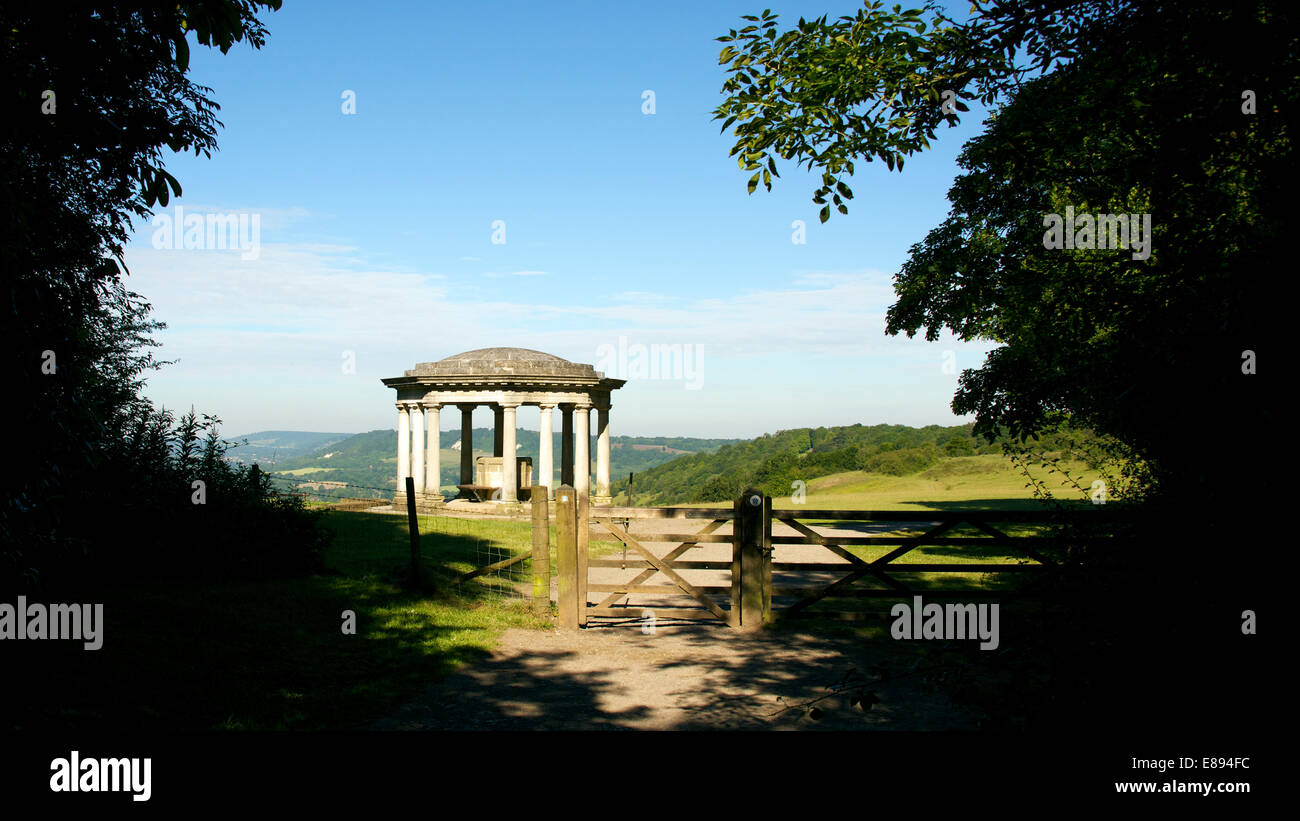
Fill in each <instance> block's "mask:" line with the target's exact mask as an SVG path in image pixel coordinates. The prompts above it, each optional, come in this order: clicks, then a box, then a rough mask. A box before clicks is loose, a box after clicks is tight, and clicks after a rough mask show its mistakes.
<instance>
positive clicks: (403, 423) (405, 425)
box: [397, 402, 411, 497]
mask: <svg viewBox="0 0 1300 821" xmlns="http://www.w3.org/2000/svg"><path fill="white" fill-rule="evenodd" d="M410 475H411V417H410V416H409V415H408V414H407V412H406V405H405V404H403V403H401V402H399V403H397V494H398V495H399V496H402V497H405V496H406V477H407V476H410Z"/></svg>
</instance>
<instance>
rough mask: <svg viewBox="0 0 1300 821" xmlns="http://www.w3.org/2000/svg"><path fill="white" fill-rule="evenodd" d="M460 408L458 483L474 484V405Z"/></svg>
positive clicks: (459, 406) (460, 406)
mask: <svg viewBox="0 0 1300 821" xmlns="http://www.w3.org/2000/svg"><path fill="white" fill-rule="evenodd" d="M456 407H458V408H460V483H461V484H462V485H472V484H474V406H473V405H457V406H456Z"/></svg>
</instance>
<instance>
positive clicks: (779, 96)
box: [715, 0, 1300, 493]
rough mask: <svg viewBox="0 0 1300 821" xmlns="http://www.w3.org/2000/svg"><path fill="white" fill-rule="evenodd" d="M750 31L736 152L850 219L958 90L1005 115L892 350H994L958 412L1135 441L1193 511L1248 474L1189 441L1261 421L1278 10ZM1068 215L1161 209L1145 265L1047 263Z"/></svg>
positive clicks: (903, 16) (1091, 6)
mask: <svg viewBox="0 0 1300 821" xmlns="http://www.w3.org/2000/svg"><path fill="white" fill-rule="evenodd" d="M927 12H928V17H929V19H928V22H927V20H926V19H925V18H926V16H927V15H926V13H927ZM746 19H749V20H750V21H751V25H750V26H747V27H745V28H742V29H741V30H740V31H735V32H731V33H729V34H728V35H727V36H726V37H723V38H719V39H721V40H723V41H725V42H728V43H730V44H734V45H728V46H727V47H726V48H724V49H723V51H722V54H721V55H720V61H721V62H722V63H723V64H725V65H727V66H728V70H729V72H730V73H731V77H730V78H729V79H728V81H727V83H726V85H724V92H726V93H728V94H729V96H728V98H727V99H726V100H725V101H724V103H723V104H722V105H721V106H720V107H719V109H718V111H717V112H715V114H716V115H717V116H718V117H719V118H725V120H724V129H725V127H726V126H727V125H730V124H732V123H733V122H734V123H735V124H736V125H735V134H736V137H737V142H736V145H735V148H734V149H733V153H737V154H739V155H740V159H741V162H742V166H743V167H757V166H758V165H761V164H767V165H770V166H771V168H770V169H769V170H770V171H772V172H775V170H776V169H775V165H774V163H773V160H774V158H775V157H781V158H785V159H796V160H798V161H800V162H802V163H804V164H806V165H808V167H809V168H810V169H814V170H818V171H820V172H821V173H822V175H823V177H822V185H821V187H820V188H819V189H818V190H817V192H816V193H815V195H814V198H815V200H816V201H817V202H818V203H822V202H823V200H824V198H825V197H826V195H828V194H830V195H831V196H832V198H833V200H832V203H831V204H834V205H836V206H837V207H838V208H839V210H840V211H842V212H845V211H846V210H847V208H846V207H845V203H844V202H843V201H842V199H841V198H836V197H835V194H836V193H839V194H843V195H844V197H843V198H847V195H848V193H849V192H846V191H840V186H841V185H842V184H843V181H842V180H841V179H840V177H841V176H842V175H843V174H844V173H849V174H851V173H852V171H853V165H852V161H853V159H854V158H866V159H867V160H870V159H872V158H874V159H879V160H882V161H885V162H886V163H887V164H888V165H889V166H890V167H891V168H901V162H902V159H903V157H905V156H907V155H909V154H911V153H913V152H915V151H917V150H922V149H924V148H925V147H926V146H928V144H929V140H930V139H931V138H932V137H933V135H934V133H935V129H936V128H937V127H938V126H939V125H940V124H941V123H942V122H943V120H944V119H945V118H948V119H955V118H956V116H957V114H956V112H958V111H961V110H962V108H961V106H960V105H957V104H956V102H954V105H953V107H951V108H949V109H947V112H946V114H945V111H944V110H943V107H942V106H941V105H940V103H939V99H940V98H942V97H943V92H944V91H952V92H953V94H954V97H953V99H954V100H955V101H958V102H959V101H970V100H975V99H978V100H980V101H981V102H984V103H994V102H996V103H998V107H997V108H996V109H995V111H994V113H993V114H992V116H990V118H989V120H988V122H987V129H986V131H985V132H984V133H983V134H981V135H980V136H978V137H976V138H975V139H973V140H971V141H970V142H969V143H968V144H967V146H966V147H965V149H964V150H963V152H962V154H961V157H960V160H959V162H960V164H961V167H962V168H963V169H964V170H965V172H966V173H964V174H963V175H962V176H961V177H959V178H958V179H957V181H956V182H955V184H954V185H953V188H952V190H951V192H950V194H949V199H950V200H951V201H952V204H953V207H952V212H951V213H950V215H949V217H948V219H946V220H945V221H944V222H943V223H942V224H941V225H939V226H938V227H936V228H935V229H933V230H932V231H931V232H930V233H929V234H928V235H927V236H926V237H925V239H924V240H923V241H922V242H920V243H918V244H917V245H915V246H913V248H912V251H911V254H910V257H909V259H908V260H907V262H906V263H905V265H904V266H903V268H902V270H901V271H900V272H899V274H898V275H897V276H896V278H895V292H896V294H897V297H898V298H897V302H896V303H895V304H894V306H892V307H891V309H890V310H889V313H888V318H887V332H888V333H890V334H897V333H902V332H905V333H907V334H908V335H909V336H910V335H913V334H915V333H917V332H920V331H923V332H924V333H925V336H926V338H927V339H930V340H934V339H937V338H938V336H939V333H940V332H941V331H942V330H945V329H947V330H950V331H952V332H953V333H954V334H955V335H956V336H957V337H958V338H960V339H964V340H973V339H984V340H992V341H996V342H999V343H1002V347H1000V348H997V349H995V350H994V351H993V352H991V353H990V355H989V356H988V358H987V360H986V362H985V363H984V366H983V367H981V368H978V369H973V370H967V371H966V372H964V373H963V374H962V377H961V382H960V387H959V390H958V393H957V395H956V397H955V398H954V402H953V409H954V411H955V412H957V413H961V414H968V413H974V414H975V415H976V420H977V422H976V430H977V431H978V432H980V433H982V434H984V435H986V436H989V437H995V436H997V435H998V432H999V431H1009V432H1010V433H1012V434H1013V435H1015V436H1017V437H1019V438H1021V439H1026V438H1029V437H1032V436H1034V435H1036V434H1038V433H1040V432H1041V431H1044V430H1049V429H1051V428H1052V426H1053V425H1054V424H1055V423H1056V422H1057V421H1058V420H1060V419H1063V418H1069V419H1073V420H1074V424H1076V425H1079V426H1083V427H1090V428H1095V429H1097V430H1098V431H1101V432H1103V433H1106V434H1110V435H1113V436H1114V437H1115V438H1116V439H1117V440H1118V441H1119V442H1120V443H1121V444H1122V445H1123V446H1126V447H1127V448H1128V450H1129V453H1130V456H1131V458H1132V459H1133V460H1134V464H1136V463H1137V462H1138V461H1142V462H1144V463H1145V465H1146V466H1147V467H1149V468H1150V471H1151V472H1150V474H1149V476H1150V478H1151V481H1152V483H1153V487H1154V486H1164V487H1165V488H1166V489H1173V488H1175V487H1182V491H1185V492H1188V493H1192V492H1195V491H1194V490H1192V489H1191V488H1192V486H1194V485H1196V484H1198V483H1200V484H1202V485H1203V484H1205V483H1208V482H1211V481H1214V479H1213V477H1214V476H1216V475H1217V476H1219V477H1220V478H1221V477H1222V474H1223V473H1224V472H1225V471H1228V472H1239V471H1238V470H1237V469H1234V468H1233V467H1231V464H1230V462H1228V461H1224V460H1219V461H1217V462H1215V461H1214V460H1211V462H1209V463H1206V462H1205V461H1204V460H1203V455H1204V454H1203V453H1202V451H1201V449H1198V448H1194V447H1188V443H1189V442H1191V441H1194V440H1195V438H1196V436H1197V435H1198V428H1199V429H1202V430H1203V429H1205V428H1223V427H1227V426H1245V425H1249V426H1252V427H1253V426H1254V425H1256V424H1263V425H1265V426H1267V425H1268V424H1269V423H1268V417H1267V414H1268V412H1269V411H1268V403H1267V402H1264V401H1262V399H1261V397H1260V395H1258V393H1257V386H1256V385H1254V384H1252V383H1250V382H1249V381H1243V380H1242V376H1243V374H1242V357H1243V355H1244V352H1245V351H1247V350H1253V351H1256V354H1258V350H1257V349H1260V348H1265V347H1267V346H1266V345H1265V344H1264V337H1263V334H1265V333H1267V332H1268V330H1269V329H1270V328H1271V327H1273V326H1274V325H1275V323H1276V315H1275V313H1273V312H1272V311H1271V305H1270V302H1269V300H1268V297H1267V293H1268V290H1269V280H1270V278H1271V277H1273V276H1275V274H1276V272H1277V271H1278V270H1279V265H1280V264H1281V263H1282V261H1283V260H1284V259H1285V250H1284V249H1283V247H1282V237H1283V236H1284V231H1285V218H1286V217H1285V215H1286V213H1287V209H1286V203H1285V194H1284V190H1283V186H1284V182H1283V180H1285V179H1288V178H1290V177H1291V176H1293V175H1294V174H1293V172H1294V155H1293V154H1292V151H1291V147H1290V133H1289V128H1288V124H1287V121H1286V118H1285V116H1284V108H1285V104H1286V100H1287V98H1288V95H1289V94H1290V91H1289V89H1292V88H1294V87H1295V84H1296V82H1297V81H1298V80H1300V72H1298V71H1297V65H1296V53H1297V49H1296V46H1297V42H1296V40H1297V35H1296V34H1295V31H1296V28H1295V26H1294V25H1293V21H1292V19H1291V14H1290V13H1289V11H1287V10H1286V8H1285V7H1284V6H1280V5H1275V4H1269V3H1237V4H1219V3H1213V2H1193V3H1186V4H1179V5H1178V6H1170V5H1168V4H1158V3H1153V2H1145V0H1120V2H1105V3H1103V2H1029V3H1000V2H994V3H987V4H981V3H977V4H976V5H975V7H974V9H973V12H972V15H971V17H970V19H969V20H967V21H965V22H961V23H958V22H956V21H953V20H951V19H950V18H947V17H946V16H945V15H944V14H943V13H942V12H940V11H939V10H938V9H937V8H935V7H933V6H927V7H925V9H922V10H907V11H904V10H902V9H901V8H900V7H895V9H894V11H892V12H888V11H884V10H882V8H881V5H880V4H879V3H869V4H868V5H867V6H866V7H865V8H864V9H863V10H861V11H859V13H858V14H857V15H855V16H853V17H842V18H840V19H839V20H837V21H835V22H827V21H826V18H822V19H821V20H816V21H811V22H809V21H804V20H801V21H800V22H799V24H798V26H797V27H796V28H794V29H791V30H789V31H786V32H784V33H782V34H777V33H776V18H775V16H774V15H771V14H770V13H768V12H764V13H763V14H762V15H760V16H757V17H749V18H746ZM1247 92H1249V94H1250V96H1251V100H1252V101H1254V105H1255V106H1256V107H1255V108H1254V109H1253V110H1252V111H1250V112H1249V113H1248V112H1247V111H1246V110H1245V109H1246V102H1245V100H1244V97H1245V96H1246V93H1247ZM753 187H754V184H753V180H751V185H750V190H751V191H752V190H753ZM1067 207H1068V208H1070V209H1072V210H1073V211H1074V212H1078V213H1088V214H1150V215H1151V220H1152V226H1153V235H1154V236H1153V238H1152V240H1151V242H1152V250H1151V252H1150V256H1149V258H1146V259H1141V260H1137V259H1133V257H1132V255H1131V254H1130V253H1128V252H1127V251H1115V250H1078V251H1063V250H1049V249H1047V248H1045V247H1044V244H1045V243H1044V225H1045V216H1046V215H1049V214H1058V215H1059V214H1064V213H1066V209H1067ZM828 215H829V210H828V207H823V209H822V217H823V219H825V218H826V217H827V216H828ZM1247 408H1250V409H1251V410H1250V411H1249V412H1246V411H1245V409H1247ZM1190 409H1195V411H1194V413H1192V414H1189V410H1190Z"/></svg>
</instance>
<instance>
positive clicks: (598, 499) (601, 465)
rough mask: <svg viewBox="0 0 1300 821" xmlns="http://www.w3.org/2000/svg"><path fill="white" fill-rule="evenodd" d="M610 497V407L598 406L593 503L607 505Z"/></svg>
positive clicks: (610, 500)
mask: <svg viewBox="0 0 1300 821" xmlns="http://www.w3.org/2000/svg"><path fill="white" fill-rule="evenodd" d="M612 501H613V499H611V498H610V495H609V405H604V406H601V405H597V406H596V495H595V496H593V497H592V503H593V504H598V505H607V504H609V503H610V502H612Z"/></svg>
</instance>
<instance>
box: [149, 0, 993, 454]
mask: <svg viewBox="0 0 1300 821" xmlns="http://www.w3.org/2000/svg"><path fill="white" fill-rule="evenodd" d="M859 6H860V4H855V3H844V2H836V3H791V4H788V5H775V6H772V9H773V11H775V12H778V13H779V14H780V15H781V20H782V23H783V26H782V28H784V27H785V26H786V25H789V24H792V23H793V22H794V21H796V20H797V19H798V17H799V16H801V15H803V16H806V17H816V16H820V15H821V14H829V15H831V16H836V15H839V14H852V13H854V12H855V11H856V9H857V8H859ZM762 8H763V7H762V6H760V5H757V4H754V3H749V2H741V3H729V2H717V3H698V2H694V3H676V2H673V3H657V4H654V5H652V6H639V5H633V4H623V3H613V4H611V3H569V2H563V3H555V4H538V3H492V2H475V3H466V4H457V5H455V6H452V5H447V4H433V3H427V4H426V3H406V2H385V3H373V4H372V3H359V2H357V3H343V2H338V3H335V2H304V0H286V2H285V6H284V8H283V9H281V10H280V11H279V12H275V13H270V14H267V15H265V18H264V19H265V21H266V24H267V27H268V29H269V31H270V36H269V40H268V43H267V44H266V46H265V47H264V48H263V49H262V50H260V51H253V50H252V49H250V48H248V47H247V46H242V45H241V46H236V47H235V48H234V49H232V50H231V52H230V53H229V54H226V55H222V54H220V53H219V52H216V51H213V50H209V49H201V48H197V47H196V48H195V51H194V57H193V61H192V77H193V78H194V80H195V81H196V82H198V83H201V84H203V85H207V86H210V87H211V88H212V89H213V92H214V94H213V96H214V97H215V99H216V100H217V101H218V102H219V103H220V104H221V107H222V109H221V111H220V112H219V115H218V116H219V118H220V119H221V120H222V122H223V123H224V127H223V128H222V129H221V130H220V132H219V134H218V143H219V146H220V149H219V151H218V152H217V153H215V154H214V155H213V157H212V158H211V159H206V158H195V157H194V156H193V155H192V154H190V155H184V156H176V157H174V158H173V159H171V160H170V161H169V165H168V168H169V170H170V171H171V172H172V173H173V174H175V175H176V176H177V177H178V178H179V179H180V181H181V183H182V185H183V186H184V192H183V196H182V197H180V198H175V199H173V201H172V202H171V203H170V204H169V205H168V206H167V207H166V208H160V209H158V211H159V213H162V214H167V215H174V214H175V210H174V209H175V206H177V205H180V206H182V207H184V209H185V210H186V212H188V213H190V214H201V215H207V214H227V213H242V214H245V215H252V216H256V218H257V219H258V224H259V226H260V232H259V248H258V253H257V255H256V258H255V259H249V258H245V257H248V256H250V255H249V254H247V253H242V252H240V251H231V250H219V249H204V248H191V249H183V248H179V249H178V248H166V247H163V248H158V247H155V242H154V235H155V227H154V226H152V225H147V224H146V225H140V226H138V229H139V230H138V231H137V234H136V238H135V241H134V242H133V243H132V245H131V246H130V247H129V249H128V253H127V263H128V266H129V267H130V269H131V272H132V274H131V276H130V277H129V278H128V287H130V288H131V289H132V290H135V291H137V292H139V293H141V294H143V295H144V296H145V297H146V298H148V299H149V301H150V302H151V303H152V304H153V305H154V308H155V315H156V317H157V318H158V319H161V320H163V321H165V322H167V323H168V325H169V327H168V329H167V330H165V331H163V332H161V333H160V334H159V335H158V338H159V340H160V341H161V342H162V343H163V347H162V349H161V351H160V356H161V357H162V358H165V359H176V360H179V361H178V362H177V363H176V364H173V365H169V366H167V367H166V368H164V369H163V370H161V371H159V372H157V373H155V374H154V375H153V376H152V377H151V378H150V382H149V387H148V389H147V391H146V393H147V394H148V395H149V396H150V397H151V398H153V399H154V400H155V401H157V402H160V403H162V404H165V405H166V406H168V407H171V408H179V409H184V408H188V407H189V406H191V405H193V406H194V407H195V408H196V409H197V410H199V411H202V412H207V413H214V414H216V415H217V416H219V417H221V418H222V419H223V420H224V426H223V429H224V430H225V432H226V433H228V434H240V433H246V432H251V431H255V430H265V429H291V430H317V431H364V430H371V429H375V428H391V427H394V426H395V422H396V414H395V411H394V409H393V399H394V395H393V392H392V391H391V390H389V389H387V388H385V387H384V386H383V385H382V384H381V383H380V381H379V380H380V379H381V378H384V377H389V376H398V375H400V374H401V373H402V371H403V370H405V369H408V368H411V367H413V366H414V364H415V363H416V362H424V361H431V360H436V359H441V358H443V357H445V356H449V355H452V354H455V353H459V352H461V351H466V350H470V349H474V348H483V347H496V346H514V347H524V348H535V349H538V350H543V351H547V352H549V353H553V354H556V355H558V356H562V357H564V358H566V359H571V360H574V361H579V362H587V363H591V364H597V363H598V360H599V359H600V355H599V353H598V352H599V351H600V350H601V347H602V346H615V347H616V346H618V344H619V342H620V338H623V339H625V340H626V344H628V345H637V344H641V345H647V346H648V345H651V344H660V345H672V344H679V345H683V346H687V345H689V346H693V347H692V348H691V349H690V350H693V351H695V352H696V353H697V355H698V357H699V363H700V370H699V374H698V375H697V376H696V380H695V381H696V382H697V384H696V385H693V386H691V385H688V384H687V382H686V380H685V379H657V380H650V379H635V380H632V381H630V382H629V383H628V385H626V386H625V387H624V388H623V389H622V390H620V391H619V392H618V393H617V394H615V398H614V409H613V411H612V413H611V426H612V429H613V432H614V433H615V434H627V435H679V436H735V437H751V436H756V435H759V434H762V433H765V432H771V431H776V430H780V429H787V428H795V427H804V426H814V427H815V426H819V425H844V424H853V423H856V422H861V423H863V424H878V423H897V424H909V425H925V424H958V423H960V422H964V421H969V420H968V419H966V418H960V417H957V416H954V415H953V414H952V412H951V409H950V402H951V400H952V395H953V392H954V390H955V388H956V385H957V375H956V373H955V372H952V368H951V367H949V368H945V367H944V364H945V362H948V363H953V362H955V364H956V368H957V370H960V369H962V368H968V367H977V366H978V365H979V364H980V363H981V362H982V360H983V356H984V354H985V353H986V352H987V351H988V350H990V349H991V347H992V345H990V344H986V343H980V344H963V343H958V342H956V341H954V340H952V339H951V338H948V337H945V338H943V339H941V340H940V341H938V342H934V343H927V342H925V341H924V340H923V339H920V338H918V339H915V340H908V339H906V338H905V337H887V336H886V335H885V334H884V314H885V311H886V310H887V309H888V307H889V306H890V305H891V304H892V303H893V291H892V287H891V282H892V278H893V275H894V274H895V273H896V272H897V271H898V269H899V267H900V266H901V264H902V263H903V262H904V260H905V259H906V256H907V250H908V248H909V247H910V246H911V245H912V244H913V243H915V242H918V241H920V240H921V239H922V238H923V237H924V236H925V234H926V232H927V231H928V230H929V229H931V228H932V227H934V226H935V225H937V224H938V223H939V222H940V221H941V220H942V219H943V218H944V216H945V215H946V214H947V211H948V202H947V200H946V197H945V195H946V192H947V190H948V187H949V186H950V184H951V182H952V180H953V177H954V176H955V175H956V174H957V173H958V170H959V169H958V168H957V166H956V163H955V158H956V156H957V154H958V152H959V150H960V148H961V145H962V143H963V142H964V141H965V140H966V139H969V138H970V137H971V136H974V135H975V134H976V133H978V131H979V130H980V119H981V117H980V116H979V112H972V113H971V114H968V115H966V118H965V121H964V122H963V123H962V124H961V125H960V126H959V127H957V128H952V129H943V130H942V131H941V134H940V137H939V139H938V141H937V142H936V143H935V144H934V145H933V147H932V148H931V150H930V151H929V152H927V153H926V154H923V155H916V156H914V157H912V158H910V159H909V160H908V161H907V164H906V168H905V171H904V172H903V173H901V174H900V173H897V172H894V173H890V172H888V171H887V170H886V169H885V168H884V167H883V166H881V165H880V164H879V163H860V164H859V166H858V174H857V175H856V176H855V178H854V179H853V181H852V183H851V184H852V187H853V190H854V193H855V195H856V198H855V199H854V200H853V201H852V203H851V205H850V211H849V214H848V216H842V215H838V214H837V215H835V216H833V217H832V219H831V220H830V221H829V222H828V223H826V224H825V225H822V224H820V223H819V222H818V220H817V209H818V206H816V205H815V204H814V203H813V202H812V201H811V194H812V191H813V189H814V188H815V183H816V179H815V178H814V176H812V175H810V174H808V173H807V172H806V171H804V170H802V169H797V168H795V167H794V166H793V165H792V164H789V163H787V164H785V165H783V166H778V167H779V170H780V171H781V174H782V178H781V180H779V181H777V182H776V183H775V184H774V186H773V190H772V192H771V193H768V192H765V191H764V190H763V189H762V188H760V189H759V190H758V191H757V192H756V193H754V194H753V195H746V193H745V182H746V180H747V179H748V174H746V173H744V172H742V171H740V170H739V169H738V168H737V165H736V162H735V160H734V159H732V158H730V157H728V152H729V151H730V148H731V145H732V142H733V139H732V138H731V137H730V135H729V134H720V133H719V131H718V123H717V122H715V121H713V120H712V119H711V112H712V110H713V109H714V108H715V107H716V106H717V105H718V104H719V103H720V102H721V100H722V95H721V91H720V89H721V86H722V83H723V81H724V79H725V76H724V72H723V69H722V67H720V66H719V65H718V61H717V57H718V52H719V50H720V48H721V44H720V43H718V42H716V41H715V40H714V38H715V37H717V36H719V35H721V34H725V33H726V31H727V30H728V29H729V28H738V27H740V26H741V25H742V21H741V20H740V15H742V14H755V13H758V12H759V11H761V10H762ZM647 90H649V91H653V92H654V113H653V114H646V113H643V105H644V96H643V92H645V91H647ZM349 91H350V92H353V93H354V94H355V109H356V113H355V114H345V113H343V110H342V109H343V104H344V100H343V96H344V94H345V92H349ZM795 220H803V221H804V222H805V223H806V226H807V227H806V234H807V241H806V243H804V244H795V243H794V242H792V241H791V237H792V234H793V232H794V228H793V227H792V223H793V222H794V221H795ZM498 221H500V222H498ZM494 223H495V224H496V226H497V228H495V229H494ZM501 223H504V240H505V241H504V243H501V242H495V243H494V242H493V238H494V231H495V233H496V239H498V240H500V239H501V238H502V237H501V232H500V230H499V227H500V225H501ZM946 352H951V353H949V354H948V355H947V358H945V353H946ZM349 363H351V364H352V368H351V369H349V368H348V367H347V365H348V364H349ZM607 375H610V376H620V377H622V376H626V374H620V373H608V374H607ZM479 413H480V415H481V416H482V419H476V421H478V422H479V423H481V424H485V425H486V424H487V423H488V420H490V418H491V417H490V414H489V413H488V412H487V411H485V410H480V411H479ZM445 416H446V418H445V419H444V423H445V426H447V427H450V426H452V425H453V424H454V423H455V422H456V420H454V419H452V418H451V416H450V415H445ZM520 424H521V426H523V427H530V428H534V429H535V428H536V426H537V421H536V410H534V409H524V410H523V411H521V414H520Z"/></svg>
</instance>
